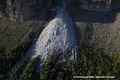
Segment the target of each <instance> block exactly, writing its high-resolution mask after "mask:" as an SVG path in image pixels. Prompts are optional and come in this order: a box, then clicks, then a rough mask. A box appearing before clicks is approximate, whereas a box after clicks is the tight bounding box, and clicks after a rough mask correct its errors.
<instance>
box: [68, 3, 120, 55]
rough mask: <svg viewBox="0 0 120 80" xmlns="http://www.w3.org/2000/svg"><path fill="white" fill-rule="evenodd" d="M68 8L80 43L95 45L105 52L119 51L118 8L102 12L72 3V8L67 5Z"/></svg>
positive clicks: (119, 14)
mask: <svg viewBox="0 0 120 80" xmlns="http://www.w3.org/2000/svg"><path fill="white" fill-rule="evenodd" d="M74 8H75V9H74ZM73 9H74V10H73ZM68 10H69V13H70V14H71V17H72V19H73V21H74V22H75V24H76V32H77V36H78V37H79V41H80V42H81V43H82V44H84V45H87V46H88V45H93V46H96V48H100V49H101V50H102V51H103V52H105V53H112V52H119V51H120V44H119V43H120V13H119V9H118V11H115V10H113V11H111V12H108V13H104V12H94V11H86V10H81V9H80V8H78V7H76V5H74V6H73V7H72V8H71V7H70V6H69V7H68Z"/></svg>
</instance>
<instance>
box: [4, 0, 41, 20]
mask: <svg viewBox="0 0 120 80" xmlns="http://www.w3.org/2000/svg"><path fill="white" fill-rule="evenodd" d="M41 5H42V0H34V1H30V0H6V15H7V16H8V17H9V18H10V19H11V20H15V21H16V20H27V19H31V18H32V17H34V16H35V15H36V13H37V9H38V8H40V7H41Z"/></svg>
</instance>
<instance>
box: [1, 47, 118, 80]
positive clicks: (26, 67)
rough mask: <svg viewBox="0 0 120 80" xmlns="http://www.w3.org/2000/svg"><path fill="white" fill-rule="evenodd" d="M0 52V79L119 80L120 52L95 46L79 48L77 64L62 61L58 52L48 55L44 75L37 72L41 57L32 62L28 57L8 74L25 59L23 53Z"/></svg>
mask: <svg viewBox="0 0 120 80" xmlns="http://www.w3.org/2000/svg"><path fill="white" fill-rule="evenodd" d="M21 48H22V49H23V47H21ZM17 50H19V49H17ZM24 51H26V50H24ZM11 52H12V51H11ZM0 53H1V54H0V56H1V57H0V80H74V78H73V76H115V80H119V79H120V74H119V72H120V53H114V54H111V55H108V54H103V53H102V52H101V51H100V50H99V49H95V48H94V47H86V48H82V47H79V48H78V53H77V60H76V61H72V60H70V58H66V59H65V60H63V59H62V58H61V55H60V53H59V52H55V53H53V54H55V55H52V56H49V58H48V60H47V61H46V63H45V64H44V65H43V67H42V71H41V72H40V71H39V70H37V69H38V65H39V64H40V57H37V58H34V59H33V60H29V59H28V58H25V59H24V61H22V62H21V63H20V64H18V65H17V66H16V67H14V68H13V69H12V72H11V74H9V75H6V73H7V72H8V71H9V70H10V69H11V68H12V67H13V65H14V64H15V63H16V62H17V61H19V59H20V58H21V57H22V56H24V55H23V53H24V52H21V53H17V52H15V50H14V52H13V53H11V55H9V56H8V57H7V56H6V55H5V48H4V47H2V46H1V47H0ZM14 53H16V55H15V54H14ZM7 55H8V54H7ZM18 56H19V57H18ZM98 80H99V79H98ZM105 80H106V79H105ZM108 80H109V79H108Z"/></svg>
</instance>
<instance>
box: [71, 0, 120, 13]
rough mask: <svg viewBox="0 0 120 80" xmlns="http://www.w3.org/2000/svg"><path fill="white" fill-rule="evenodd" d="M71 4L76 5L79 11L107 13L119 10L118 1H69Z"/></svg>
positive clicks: (119, 2) (119, 4) (119, 3)
mask: <svg viewBox="0 0 120 80" xmlns="http://www.w3.org/2000/svg"><path fill="white" fill-rule="evenodd" d="M71 3H75V4H76V3H77V4H79V5H78V7H79V8H80V9H83V10H89V11H104V12H108V11H111V10H113V9H116V8H120V1H119V0H71Z"/></svg>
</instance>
